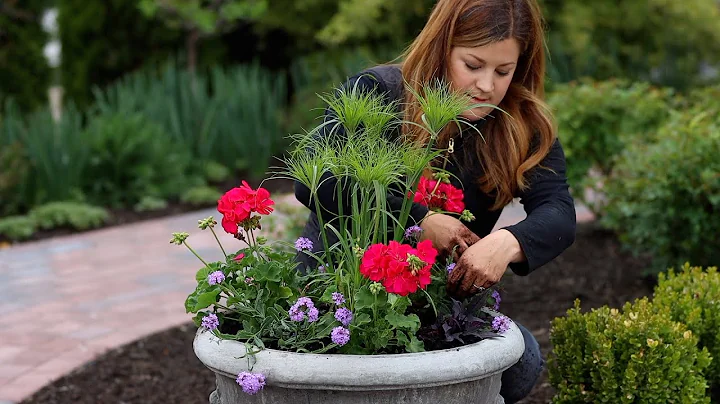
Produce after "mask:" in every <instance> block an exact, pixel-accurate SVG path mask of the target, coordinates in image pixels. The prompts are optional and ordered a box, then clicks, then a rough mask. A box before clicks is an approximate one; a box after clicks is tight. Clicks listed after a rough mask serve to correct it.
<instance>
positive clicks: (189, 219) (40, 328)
mask: <svg viewBox="0 0 720 404" xmlns="http://www.w3.org/2000/svg"><path fill="white" fill-rule="evenodd" d="M285 200H287V201H294V197H292V196H288V197H287V198H285ZM210 215H214V216H215V217H216V218H217V217H219V215H218V214H217V212H216V211H215V210H213V209H209V210H203V211H198V212H194V213H188V214H184V215H180V216H173V217H168V218H163V219H157V220H151V221H146V222H141V223H135V224H130V225H125V226H118V227H113V228H108V229H102V230H97V231H91V232H86V233H82V234H76V235H71V236H66V237H58V238H54V239H50V240H43V241H38V242H30V243H25V244H21V245H18V246H13V247H10V248H7V249H3V250H0V404H11V403H14V402H18V401H20V400H22V399H23V398H26V397H28V396H29V395H30V394H32V393H33V392H35V391H36V390H38V389H40V388H41V387H42V386H44V385H45V384H47V383H50V382H51V381H53V380H55V379H56V378H58V377H60V376H62V375H63V374H65V373H67V372H69V371H71V370H72V369H73V368H75V367H78V366H80V365H82V364H83V363H85V362H87V361H89V360H91V359H93V358H95V357H97V356H98V355H101V354H102V353H103V352H105V351H106V350H108V349H110V348H114V347H117V346H120V345H123V344H126V343H128V342H131V341H133V340H136V339H139V338H141V337H144V336H146V335H149V334H152V333H155V332H157V331H161V330H164V329H167V328H170V327H174V326H177V325H180V324H182V323H185V322H188V321H190V317H191V316H190V315H189V314H186V313H185V309H184V305H183V303H184V301H185V297H186V296H187V295H188V294H189V293H190V292H191V291H192V290H193V289H194V288H195V279H194V278H195V272H196V271H197V270H198V269H199V268H200V265H201V263H200V262H199V261H198V260H197V258H195V256H193V255H192V254H191V253H190V252H189V251H188V250H187V249H186V248H185V247H182V246H175V245H171V244H170V243H169V240H170V237H171V233H172V232H175V231H187V232H188V233H190V238H189V239H188V242H189V243H190V245H191V246H192V247H193V248H194V249H195V250H196V251H198V253H199V254H200V256H202V257H203V258H205V259H206V260H207V259H210V260H216V259H219V258H220V257H221V252H220V250H219V248H218V247H217V244H216V242H215V240H214V238H213V237H212V235H211V234H210V233H209V232H201V231H200V230H199V229H198V228H197V220H198V219H201V218H204V217H207V216H210ZM524 216H525V214H524V212H523V211H522V206H521V205H519V204H517V205H515V206H512V207H508V208H507V209H506V210H505V211H504V212H503V215H502V216H501V218H500V222H499V223H498V227H500V226H505V225H508V224H512V223H516V222H517V221H519V220H522V219H523V218H524ZM591 219H592V216H591V215H590V213H589V212H588V211H587V210H586V209H584V208H582V207H579V208H578V220H580V221H583V220H591ZM220 233H223V232H222V231H221V232H219V233H218V236H219V237H221V238H220V241H221V242H222V243H223V245H224V246H226V250H232V251H236V250H237V248H240V246H239V244H238V242H237V241H236V240H234V239H233V238H232V237H230V236H229V235H227V234H222V235H221V234H220Z"/></svg>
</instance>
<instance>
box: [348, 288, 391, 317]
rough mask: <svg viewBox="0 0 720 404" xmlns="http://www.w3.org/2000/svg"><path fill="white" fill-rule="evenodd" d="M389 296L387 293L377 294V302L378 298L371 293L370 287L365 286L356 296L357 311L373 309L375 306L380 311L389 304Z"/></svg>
mask: <svg viewBox="0 0 720 404" xmlns="http://www.w3.org/2000/svg"><path fill="white" fill-rule="evenodd" d="M387 299H388V295H387V293H385V292H380V293H378V294H377V301H376V296H375V295H373V294H372V292H370V289H369V287H368V286H363V287H362V288H361V289H360V290H358V291H357V293H356V294H355V311H360V310H361V309H364V308H368V307H370V308H372V307H373V306H375V307H376V308H378V309H380V308H382V307H384V306H385V305H386V304H387Z"/></svg>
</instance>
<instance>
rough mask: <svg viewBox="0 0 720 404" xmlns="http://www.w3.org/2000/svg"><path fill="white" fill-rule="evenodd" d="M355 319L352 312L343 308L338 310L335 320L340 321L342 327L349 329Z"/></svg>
mask: <svg viewBox="0 0 720 404" xmlns="http://www.w3.org/2000/svg"><path fill="white" fill-rule="evenodd" d="M352 319H353V314H352V311H350V310H349V309H346V308H345V307H341V308H339V309H337V311H336V312H335V320H337V321H339V322H340V323H341V324H342V325H344V326H345V327H347V326H348V325H350V322H351V321H352Z"/></svg>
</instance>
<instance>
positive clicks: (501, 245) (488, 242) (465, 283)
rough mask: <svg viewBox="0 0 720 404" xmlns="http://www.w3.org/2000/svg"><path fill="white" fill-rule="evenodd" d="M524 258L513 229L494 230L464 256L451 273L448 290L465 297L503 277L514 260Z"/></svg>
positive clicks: (454, 294) (517, 260)
mask: <svg viewBox="0 0 720 404" xmlns="http://www.w3.org/2000/svg"><path fill="white" fill-rule="evenodd" d="M524 259H525V255H524V254H523V252H522V248H520V244H519V243H518V241H517V239H516V238H515V236H513V235H512V233H510V232H509V231H507V230H504V229H503V230H498V231H496V232H493V233H491V234H489V235H488V236H487V237H485V238H483V239H481V240H480V241H478V242H477V243H475V244H473V245H472V246H471V247H469V248H468V249H467V251H465V252H464V253H463V254H462V255H461V256H460V259H459V260H458V262H457V264H456V265H455V268H454V269H453V270H452V272H451V273H450V275H449V276H448V283H447V290H448V293H450V295H453V296H457V297H461V298H463V297H468V296H471V295H473V294H475V293H477V292H479V291H481V290H482V289H483V288H489V287H490V286H492V285H494V284H496V283H498V282H499V281H500V279H501V278H502V276H503V274H504V273H505V270H506V269H507V267H508V265H509V264H510V263H511V262H520V261H522V260H524Z"/></svg>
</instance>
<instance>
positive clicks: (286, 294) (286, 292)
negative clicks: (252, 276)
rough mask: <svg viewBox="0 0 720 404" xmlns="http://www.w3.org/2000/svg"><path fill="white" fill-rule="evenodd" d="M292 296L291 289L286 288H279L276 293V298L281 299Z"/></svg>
mask: <svg viewBox="0 0 720 404" xmlns="http://www.w3.org/2000/svg"><path fill="white" fill-rule="evenodd" d="M292 295H293V291H292V289H290V288H289V287H287V286H281V287H280V291H279V292H278V296H279V297H280V298H282V299H285V298H288V297H290V296H292Z"/></svg>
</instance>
